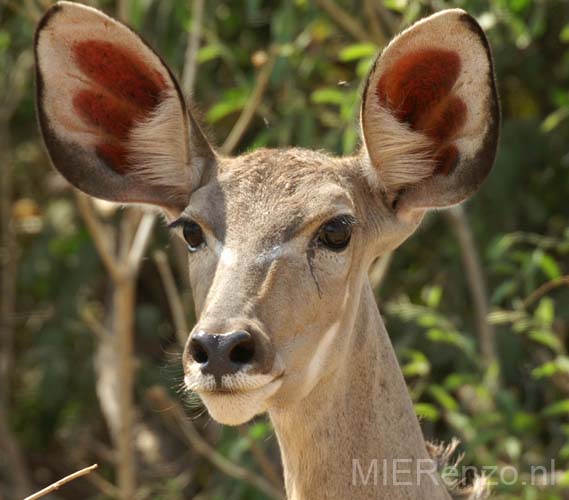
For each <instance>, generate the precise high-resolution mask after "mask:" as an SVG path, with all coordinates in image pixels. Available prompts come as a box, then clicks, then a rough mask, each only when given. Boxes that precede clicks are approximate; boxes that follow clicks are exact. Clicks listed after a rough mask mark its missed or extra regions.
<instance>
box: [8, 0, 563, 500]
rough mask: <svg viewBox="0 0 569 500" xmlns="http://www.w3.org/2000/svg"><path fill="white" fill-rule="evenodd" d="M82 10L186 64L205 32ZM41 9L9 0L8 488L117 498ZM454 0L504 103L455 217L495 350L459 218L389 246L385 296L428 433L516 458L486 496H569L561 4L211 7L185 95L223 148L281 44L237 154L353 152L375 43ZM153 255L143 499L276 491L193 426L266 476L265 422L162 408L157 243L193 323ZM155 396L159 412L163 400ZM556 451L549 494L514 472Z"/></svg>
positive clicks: (481, 452)
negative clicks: (41, 40)
mask: <svg viewBox="0 0 569 500" xmlns="http://www.w3.org/2000/svg"><path fill="white" fill-rule="evenodd" d="M89 3H90V4H96V5H97V6H99V7H100V8H103V9H104V10H106V11H107V12H109V13H116V12H117V9H122V13H123V17H125V18H127V19H128V20H129V22H130V24H131V25H133V27H135V28H136V29H137V30H139V31H140V32H141V33H142V34H143V35H144V37H145V38H146V39H147V40H148V41H149V42H150V43H151V44H152V45H153V46H154V47H155V48H156V49H157V50H158V52H159V53H160V54H161V55H162V56H163V57H164V58H165V60H166V61H167V62H168V63H169V64H170V65H171V67H172V68H174V69H175V72H177V73H178V74H180V73H181V72H182V68H183V66H184V61H185V58H186V46H187V43H188V34H189V32H190V31H191V29H192V26H196V23H195V22H194V21H195V10H194V9H193V8H192V2H187V1H183V0H175V1H168V0H163V1H157V0H130V2H124V1H123V2H121V3H120V5H116V4H115V3H114V2H112V1H106V0H104V1H103V0H102V1H100V2H98V3H96V2H89ZM194 3H199V2H194ZM48 5H49V2H48V1H34V0H26V1H22V2H17V1H15V0H3V1H2V3H1V5H0V88H1V89H2V92H0V158H1V163H2V165H1V167H0V168H1V179H2V191H1V193H0V202H1V203H2V249H1V254H0V257H1V260H2V291H1V292H0V293H1V300H2V311H1V312H2V317H1V318H0V320H1V321H2V332H1V333H2V338H0V341H1V344H0V346H1V348H2V351H1V353H0V355H1V358H0V377H2V378H1V379H0V498H17V495H16V494H15V493H14V492H16V491H22V490H18V489H17V488H18V487H19V486H18V485H20V486H21V487H22V488H24V486H22V485H27V487H29V488H31V489H32V490H34V489H39V488H40V487H42V486H44V485H46V484H49V483H50V482H52V481H55V480H57V479H59V478H60V477H62V476H64V475H66V474H68V473H69V472H72V471H73V470H76V469H78V468H80V467H82V466H85V465H87V464H90V463H93V462H98V463H99V464H100V468H99V470H98V473H97V474H96V475H91V476H89V477H90V479H89V480H86V479H84V480H80V481H76V482H75V483H71V484H70V485H68V486H67V487H65V488H63V489H62V490H61V491H60V492H58V493H57V498H69V499H71V498H74V499H76V498H85V499H88V498H93V499H94V498H112V497H113V496H114V495H115V494H116V488H115V486H113V484H115V482H116V477H115V467H114V462H115V461H116V457H115V456H114V455H113V440H112V436H111V432H110V430H109V427H108V422H106V420H105V412H104V410H103V409H102V407H101V401H100V397H101V396H100V394H99V395H98V393H97V391H96V386H97V383H98V381H99V379H100V377H101V376H102V372H101V370H99V371H98V370H97V369H96V364H97V359H98V358H97V356H99V355H100V354H101V353H100V349H98V346H99V342H100V338H99V336H100V335H104V334H105V333H104V332H102V333H101V331H100V329H101V327H102V328H103V330H104V329H105V328H106V327H108V324H107V323H108V321H109V317H111V316H112V313H113V311H112V305H111V304H112V303H111V297H110V294H111V289H110V284H109V277H108V276H107V274H106V272H105V270H104V267H103V266H102V264H101V261H100V259H99V256H98V253H97V251H96V249H95V247H94V246H93V244H92V240H91V237H90V233H89V231H88V230H87V228H86V226H85V224H84V223H83V221H82V218H81V217H80V216H79V212H78V210H77V206H76V201H75V198H74V197H73V195H72V192H71V190H70V188H69V187H68V186H67V185H66V183H65V182H63V180H62V179H61V178H59V177H58V176H57V175H56V173H55V171H54V170H53V169H51V168H50V167H49V165H48V161H47V158H46V155H45V153H44V151H43V149H42V145H41V141H40V138H39V135H38V129H37V126H36V118H35V111H34V88H33V70H32V59H31V57H32V56H31V50H32V40H33V32H34V25H35V22H36V21H37V19H38V16H39V15H41V12H43V10H44V9H45V8H46V7H47V6H48ZM331 6H332V7H331ZM334 6H335V7H336V9H334V8H333V7H334ZM447 7H461V8H465V9H467V10H468V11H469V12H471V13H472V14H473V15H475V16H476V17H477V18H478V20H479V21H480V23H481V24H482V26H483V27H484V28H485V30H486V31H487V33H488V36H489V38H490V42H491V45H492V47H493V50H494V56H495V64H496V72H497V76H498V82H499V88H500V94H501V100H502V111H503V127H502V137H501V144H500V149H499V154H498V158H497V161H496V165H495V167H494V170H493V173H492V175H491V176H490V178H489V180H488V181H487V182H486V184H485V185H484V187H483V188H482V190H481V191H480V193H479V194H478V195H477V196H476V197H475V198H474V199H473V200H472V201H471V202H469V203H468V204H467V206H466V207H465V213H466V216H464V214H462V218H461V221H462V222H461V224H463V225H464V224H467V227H468V229H470V230H471V232H472V235H473V238H474V242H475V248H476V251H477V253H478V258H479V260H480V262H481V264H482V265H481V269H482V273H483V277H484V280H485V281H486V283H487V288H488V290H489V291H488V297H487V301H488V302H489V304H490V314H489V315H488V317H487V318H486V319H484V318H483V320H484V321H487V322H488V325H489V326H488V325H487V330H488V331H490V333H491V338H490V339H489V340H490V344H489V345H487V346H486V350H481V337H480V331H481V329H480V326H479V325H478V323H477V318H476V314H477V313H476V310H475V308H474V307H473V299H472V295H471V293H472V290H471V287H470V286H469V281H468V279H466V278H467V273H466V274H465V268H464V264H463V257H464V256H463V255H462V253H463V251H464V248H463V247H461V245H459V242H458V239H457V232H456V230H455V229H456V228H455V226H453V224H452V220H451V218H450V217H445V216H442V215H441V214H434V215H431V216H430V217H428V219H427V220H426V221H425V223H424V224H423V226H422V228H421V229H420V230H419V232H418V234H416V235H415V236H413V237H412V238H411V239H410V240H409V241H408V242H407V243H406V244H405V245H404V246H403V247H402V248H401V249H399V250H398V251H397V253H396V255H395V256H394V258H393V260H392V261H391V263H390V264H389V269H388V271H387V274H386V277H385V279H384V280H383V282H382V283H381V287H378V292H377V293H378V300H379V302H380V306H381V309H382V311H383V313H384V316H385V319H386V322H387V324H388V330H389V332H390V334H391V337H392V339H393V341H394V343H395V346H396V349H397V352H398V355H399V357H400V360H401V363H402V366H403V369H404V373H405V376H406V378H407V380H408V384H409V387H410V390H411V393H412V396H413V399H414V401H415V402H416V408H417V412H418V414H419V415H420V416H421V417H422V422H423V427H424V430H425V433H426V435H427V436H428V437H429V438H431V439H435V440H444V441H448V440H450V439H451V437H452V436H456V437H458V438H459V439H461V440H462V442H463V446H462V449H463V450H464V452H465V459H464V460H465V463H466V464H472V465H476V466H478V467H482V466H484V465H494V464H495V465H498V467H499V470H505V468H507V467H508V466H514V467H516V468H517V469H518V470H519V471H520V477H519V480H518V481H517V482H515V483H513V484H507V482H510V481H501V482H500V481H498V484H496V486H495V494H496V498H500V499H524V500H534V499H550V500H557V499H559V500H561V499H563V498H568V495H569V472H568V471H569V419H568V417H569V353H568V350H569V291H568V288H567V284H568V278H567V275H568V274H569V204H568V196H569V141H568V140H567V138H568V137H569V3H568V2H566V1H564V0H495V1H491V2H490V1H483V0H455V1H446V0H431V1H427V0H372V1H368V0H354V1H352V2H350V1H348V0H327V1H324V0H321V1H314V2H311V1H309V0H294V1H292V0H283V1H280V2H279V1H276V0H275V1H262V0H234V1H231V2H230V1H221V0H211V1H207V2H205V8H204V12H203V20H202V21H201V46H200V49H199V51H198V55H197V60H198V63H199V69H198V71H197V77H196V84H195V91H194V95H195V101H197V102H196V104H197V106H198V109H200V110H201V116H202V120H203V122H204V123H205V125H206V128H207V129H209V130H210V132H211V135H212V136H214V137H217V138H220V139H225V138H226V137H227V136H228V135H229V134H230V132H231V130H232V129H233V127H234V125H235V123H236V121H237V119H238V117H239V116H240V114H241V113H242V112H243V110H244V108H245V109H246V108H247V104H248V103H249V102H250V98H251V97H250V96H251V95H252V94H254V93H255V88H256V82H257V81H258V77H259V74H260V73H261V72H262V71H263V67H265V66H266V65H267V64H271V62H272V61H271V58H273V57H275V59H274V66H273V67H272V70H271V71H270V78H269V79H268V81H267V85H266V87H265V88H264V89H261V90H263V92H262V94H261V95H260V96H259V97H260V99H259V102H258V105H257V106H256V107H255V113H254V114H253V115H252V119H251V121H250V124H249V126H248V127H247V129H246V131H244V134H243V136H242V137H238V138H237V140H236V141H235V145H236V146H237V148H236V151H237V152H239V151H246V150H250V149H253V148H257V147H261V146H269V147H283V146H289V145H296V146H304V147H308V148H317V149H320V148H321V149H326V150H329V151H332V152H334V153H337V154H349V153H351V152H352V151H354V149H355V148H357V146H358V141H359V137H358V128H357V119H358V109H359V108H358V107H359V95H360V88H361V87H360V84H361V82H362V80H363V79H364V78H365V75H366V73H367V71H368V69H369V67H370V64H371V63H372V61H373V59H374V57H375V54H376V53H377V51H378V49H379V48H380V46H381V45H382V44H384V43H385V41H386V40H388V39H389V38H390V37H391V35H392V34H393V33H395V32H397V31H399V30H400V29H401V28H402V27H403V26H405V25H407V24H409V23H411V22H413V21H414V20H416V19H418V18H420V17H422V16H424V15H427V14H429V13H431V12H433V11H435V10H439V9H442V8H447ZM338 8H339V10H338ZM354 22H355V23H356V24H355V26H356V29H353V28H354V24H353V23H354ZM273 54H274V55H273ZM257 90H259V89H257ZM217 142H218V144H220V143H221V142H222V141H217ZM96 210H97V216H98V217H99V218H100V219H101V220H103V221H104V224H105V225H106V227H109V228H116V227H118V226H117V225H118V224H120V223H122V222H124V219H126V218H127V217H126V214H125V211H124V210H119V211H116V210H114V209H112V208H109V207H108V206H105V205H97V206H96ZM127 212H128V211H127ZM150 247H151V248H150V249H149V250H148V251H147V253H146V255H148V256H149V258H146V259H145V260H144V261H143V262H142V265H141V269H140V273H139V275H138V281H137V287H136V292H137V301H136V309H135V345H134V352H135V357H136V382H135V405H136V421H137V424H136V425H137V429H136V432H135V438H136V443H137V450H138V461H139V463H138V467H137V468H138V490H139V495H138V497H139V498H153V499H161V498H164V499H176V498H201V499H235V500H237V499H261V498H269V497H268V496H267V495H266V493H263V492H262V491H261V490H260V489H259V488H258V487H255V486H254V485H253V482H254V481H253V482H252V481H246V480H238V479H236V478H235V477H232V476H231V475H228V474H226V473H223V472H222V471H221V470H222V469H223V468H221V469H220V467H217V466H215V465H214V464H213V463H212V461H211V460H210V459H208V458H207V456H206V455H204V454H198V453H196V451H195V449H194V447H193V446H190V445H189V444H188V439H187V435H188V434H187V433H188V432H190V433H191V431H192V429H193V430H194V431H195V430H196V429H197V431H198V433H199V436H201V438H203V439H204V440H205V441H204V442H208V443H210V444H212V445H213V447H214V448H215V449H216V453H218V454H219V455H220V456H221V457H224V458H226V459H227V460H228V461H230V463H234V464H238V465H239V466H241V467H244V468H246V469H247V470H249V471H251V472H252V473H254V474H255V477H257V476H263V477H265V478H266V479H267V480H269V481H270V482H271V484H273V485H274V486H275V487H278V483H279V479H278V473H279V465H278V460H279V459H278V450H277V449H276V444H275V443H274V438H273V434H272V431H271V429H270V424H269V423H268V422H267V420H266V419H265V418H259V419H258V420H257V421H256V422H254V423H252V424H250V425H248V426H243V427H242V428H239V429H234V428H221V427H220V426H218V425H217V424H215V423H214V422H212V421H210V419H209V418H208V417H207V415H204V414H203V411H202V408H200V407H199V404H198V403H197V402H194V403H195V404H190V405H189V409H188V410H187V413H188V414H189V415H193V419H192V420H190V421H189V422H190V423H191V426H192V428H191V429H188V428H187V427H184V426H185V425H186V424H184V423H183V421H182V419H180V418H177V417H176V415H175V412H172V411H170V410H172V408H174V409H175V408H177V409H178V410H180V408H178V407H175V406H172V405H173V404H174V402H175V401H177V400H178V399H179V397H178V395H177V394H176V389H177V388H178V386H179V384H180V382H181V370H180V368H179V355H178V353H179V352H180V347H179V345H178V342H177V339H176V333H179V332H176V330H175V328H174V326H173V319H172V317H171V308H170V306H169V303H168V300H167V299H166V293H165V288H164V285H165V281H164V278H163V276H162V277H161V275H160V273H159V269H158V267H157V262H158V261H157V260H156V259H153V258H151V256H152V255H153V252H154V251H156V250H158V249H163V250H165V251H167V252H168V257H169V261H170V263H171V267H172V268H173V269H174V275H175V279H176V282H177V286H178V288H179V289H180V290H181V298H182V299H181V300H182V303H183V304H184V308H185V311H187V318H186V319H187V320H188V321H189V322H190V325H191V321H193V316H192V315H193V313H192V312H191V297H190V295H189V293H188V290H187V280H186V278H185V275H184V270H183V267H184V265H183V263H182V264H180V260H182V261H183V259H180V256H179V254H177V252H176V249H175V244H174V242H172V241H170V240H169V239H168V236H167V235H166V232H165V231H164V230H163V229H162V228H159V227H157V228H156V229H155V231H154V235H153V239H152V242H151V244H150ZM470 250H473V248H471V249H470ZM486 341H488V338H486ZM481 352H483V353H484V354H483V355H482V354H481ZM103 366H104V365H103ZM103 372H104V370H103ZM161 387H162V388H166V390H167V391H168V392H167V393H164V391H163V390H162V389H160V388H161ZM158 399H160V400H161V401H163V400H164V399H166V401H168V404H167V405H166V407H168V408H169V410H168V411H166V410H157V406H156V401H157V400H158ZM168 405H169V406H168ZM180 411H181V410H180ZM179 416H180V415H179V414H178V417H179ZM189 443H190V444H191V443H192V441H191V439H190V440H189ZM210 458H211V457H210ZM552 461H553V463H554V469H555V472H556V485H555V486H544V485H529V484H524V482H526V483H527V482H528V475H529V474H530V471H531V469H530V468H531V466H533V465H544V466H546V467H547V468H548V470H551V467H552V466H551V464H552ZM274 471H276V472H277V474H276V475H277V477H276V478H274V477H273V476H274V475H275V474H274ZM226 472H227V470H226ZM510 477H511V476H508V475H506V479H510ZM494 479H496V475H495V476H494ZM3 495H6V496H5V497H3ZM54 498H56V496H55V495H54Z"/></svg>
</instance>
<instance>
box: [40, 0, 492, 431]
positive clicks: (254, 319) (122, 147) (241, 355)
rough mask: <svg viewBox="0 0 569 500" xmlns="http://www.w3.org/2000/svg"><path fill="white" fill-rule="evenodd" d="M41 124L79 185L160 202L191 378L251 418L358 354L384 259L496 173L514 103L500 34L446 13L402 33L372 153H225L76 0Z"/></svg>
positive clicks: (114, 28) (142, 61) (52, 18)
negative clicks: (184, 249) (364, 303)
mask: <svg viewBox="0 0 569 500" xmlns="http://www.w3.org/2000/svg"><path fill="white" fill-rule="evenodd" d="M36 61H37V103H38V113H39V121H40V125H41V130H42V133H43V137H44V140H45V143H46V146H47V150H48V152H49V155H50V158H51V160H52V162H53V164H54V165H55V167H56V168H57V169H58V170H59V171H60V172H61V173H62V174H63V176H64V177H65V178H67V180H68V181H69V182H71V183H72V184H74V185H75V186H76V187H77V188H79V189H80V190H82V191H84V192H86V193H88V194H90V195H92V196H94V197H97V198H103V199H106V200H111V201H115V202H119V203H143V204H151V205H155V206H158V207H160V208H161V209H162V211H163V212H164V214H165V215H166V218H167V219H168V221H169V223H170V226H171V227H172V229H173V230H174V231H176V232H177V233H179V235H180V237H182V238H184V239H185V240H186V242H187V244H188V250H189V268H190V278H191V284H192V289H193V294H194V299H195V304H196V310H197V317H198V321H197V324H196V326H195V327H194V329H193V331H192V332H191V334H190V337H189V339H188V343H187V345H186V348H185V351H184V360H183V363H184V373H185V383H186V386H187V388H188V389H190V390H193V391H196V392H197V393H198V394H199V395H200V396H201V397H202V399H203V401H204V403H205V405H206V406H207V408H208V410H209V411H210V414H211V415H212V416H213V417H214V418H215V419H216V420H218V421H220V422H222V423H227V424H239V423H242V422H245V421H247V420H249V419H250V418H251V417H253V416H254V415H256V414H258V413H260V412H263V411H265V410H268V409H271V408H283V407H286V405H289V404H293V403H294V402H295V401H298V400H299V399H301V398H303V397H305V396H306V395H307V394H309V393H310V391H311V390H312V389H313V388H314V387H315V385H316V384H317V383H318V382H319V381H321V380H322V379H323V378H325V377H326V376H327V375H328V374H330V373H332V372H334V371H335V370H337V369H339V367H341V366H342V364H345V363H349V362H350V353H351V352H352V351H353V348H354V345H357V343H358V338H357V334H356V333H354V331H355V330H354V322H355V315H356V311H357V308H358V304H359V301H360V295H361V291H362V290H363V288H364V285H365V280H367V271H368V267H369V265H370V263H371V262H372V260H373V259H374V258H376V257H377V256H378V255H380V254H382V253H384V252H387V251H389V250H392V249H394V248H395V247H397V246H398V245H399V244H400V243H401V242H402V241H403V240H405V239H406V238H407V237H408V236H409V235H410V234H411V233H412V232H413V231H414V230H415V229H416V227H417V225H418V224H419V222H420V221H421V219H422V217H423V215H424V214H425V212H426V211H427V210H429V209H433V208H437V207H447V206H450V205H454V204H457V203H460V202H461V201H463V200H464V199H466V198H467V197H469V196H470V195H471V194H473V193H474V192H475V191H476V190H477V188H478V187H479V186H480V184H481V183H482V181H483V180H484V179H485V178H486V176H487V174H488V173H489V171H490V169H491V166H492V163H493V160H494V156H495V152H496V145H497V138H498V124H499V123H498V122H499V109H498V100H497V95H496V88H495V83H494V75H493V67H492V60H491V55H490V50H489V47H488V43H487V41H486V38H485V36H484V34H483V32H482V30H481V29H480V27H479V26H478V24H477V23H476V21H475V20H474V19H473V18H472V17H470V16H469V15H468V14H466V13H465V12H463V11H461V10H448V11H444V12H441V13H439V14H436V15H434V16H431V17H429V18H427V19H425V20H423V21H421V22H418V23H417V24H415V25H413V26H412V27H411V28H409V29H408V30H406V31H404V32H403V33H402V34H401V35H399V36H398V37H396V38H395V39H394V40H393V41H392V42H391V43H390V44H389V46H388V47H387V48H386V49H385V50H384V51H383V53H382V54H381V55H380V56H379V57H378V59H377V61H376V62H375V64H374V66H373V69H372V70H371V73H370V75H369V77H368V79H367V82H366V84H365V87H364V90H363V98H362V106H361V116H360V118H361V119H360V123H361V135H362V147H361V149H360V151H359V153H358V154H357V155H356V156H354V157H349V158H333V157H331V156H328V155H326V154H324V153H321V152H314V151H308V150H302V149H284V150H266V149H263V150H257V151H255V152H253V153H249V154H246V155H243V156H239V157H237V158H226V157H223V156H220V155H218V154H216V152H215V150H214V149H213V148H212V147H211V146H210V145H209V144H208V142H207V140H206V139H205V137H204V135H203V134H202V132H201V130H200V128H199V126H198V124H197V123H196V121H195V120H194V119H193V117H192V115H191V114H190V112H189V111H188V108H187V107H186V104H185V102H184V98H183V95H182V93H181V91H180V87H179V85H178V83H177V82H176V80H175V78H174V76H173V74H172V72H171V71H170V70H169V69H168V68H167V67H166V65H165V64H164V62H163V61H162V60H161V59H160V58H159V57H158V56H157V55H156V54H155V53H154V52H153V51H152V49H150V48H149V47H148V45H146V44H145V43H144V42H143V41H142V40H141V39H140V38H139V36H138V35H136V34H135V33H134V32H133V31H131V30H130V29H129V28H127V27H126V26H124V25H123V24H120V23H119V22H117V21H115V20H113V19H111V18H109V17H107V16H106V15H104V14H103V13H101V12H99V11H97V10H94V9H92V8H89V7H85V6H82V5H78V4H74V3H68V2H61V3H59V4H57V5H55V6H54V7H52V8H51V9H50V10H49V11H48V13H47V14H46V15H45V17H44V18H43V20H42V21H41V23H40V26H39V28H38V31H37V35H36Z"/></svg>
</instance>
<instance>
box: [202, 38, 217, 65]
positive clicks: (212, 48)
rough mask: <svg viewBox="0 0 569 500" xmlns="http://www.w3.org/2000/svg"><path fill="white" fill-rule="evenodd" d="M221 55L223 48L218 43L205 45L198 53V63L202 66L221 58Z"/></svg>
mask: <svg viewBox="0 0 569 500" xmlns="http://www.w3.org/2000/svg"><path fill="white" fill-rule="evenodd" d="M222 53H223V46H222V45H220V44H218V43H214V44H211V45H205V46H204V47H202V48H201V49H200V50H199V51H198V62H199V63H200V64H203V63H205V62H208V61H212V60H213V59H217V58H218V57H221V55H222Z"/></svg>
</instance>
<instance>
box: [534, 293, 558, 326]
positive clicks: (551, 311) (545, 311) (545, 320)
mask: <svg viewBox="0 0 569 500" xmlns="http://www.w3.org/2000/svg"><path fill="white" fill-rule="evenodd" d="M534 316H535V318H536V319H537V320H538V321H539V322H541V323H542V324H544V325H547V326H551V324H552V323H553V319H554V317H555V304H554V303H553V300H551V299H550V298H549V297H543V298H542V299H541V300H540V301H539V305H538V306H537V308H536V310H535V312H534Z"/></svg>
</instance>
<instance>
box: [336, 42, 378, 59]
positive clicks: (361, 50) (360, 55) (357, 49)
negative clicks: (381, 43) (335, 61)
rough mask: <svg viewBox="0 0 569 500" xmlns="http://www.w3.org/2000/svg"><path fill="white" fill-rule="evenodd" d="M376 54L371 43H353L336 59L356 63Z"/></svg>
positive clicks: (375, 48) (374, 47)
mask: <svg viewBox="0 0 569 500" xmlns="http://www.w3.org/2000/svg"><path fill="white" fill-rule="evenodd" d="M376 53H377V47H376V46H375V45H374V44H373V43H355V44H353V45H348V46H347V47H344V48H343V49H342V50H341V51H340V54H339V55H338V58H339V59H340V61H343V62H349V61H358V60H360V59H364V58H367V57H373V56H374V55H375V54H376Z"/></svg>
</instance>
